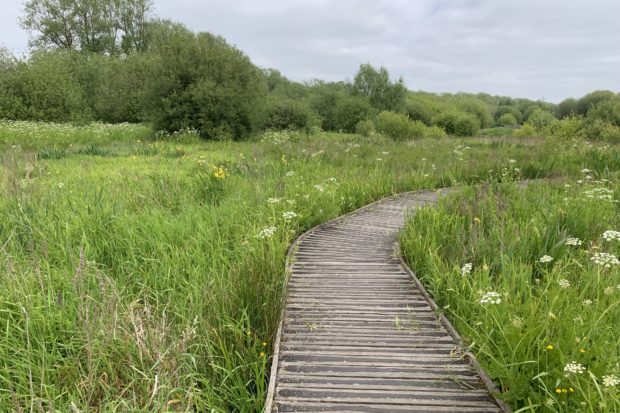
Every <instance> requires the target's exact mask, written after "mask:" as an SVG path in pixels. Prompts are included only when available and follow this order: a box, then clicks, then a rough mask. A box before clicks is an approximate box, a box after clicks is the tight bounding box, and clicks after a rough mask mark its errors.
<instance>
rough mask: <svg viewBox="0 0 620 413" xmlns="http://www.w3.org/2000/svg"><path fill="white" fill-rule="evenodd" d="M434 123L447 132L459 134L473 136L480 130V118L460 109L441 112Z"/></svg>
mask: <svg viewBox="0 0 620 413" xmlns="http://www.w3.org/2000/svg"><path fill="white" fill-rule="evenodd" d="M434 123H435V124H436V125H438V126H440V127H442V128H443V129H444V130H445V131H446V132H447V133H449V134H452V135H457V136H472V135H475V134H476V133H477V132H478V130H480V123H479V121H478V118H476V117H475V116H474V115H471V114H468V113H463V112H458V111H448V112H444V113H441V114H440V115H439V116H437V117H436V118H435V121H434Z"/></svg>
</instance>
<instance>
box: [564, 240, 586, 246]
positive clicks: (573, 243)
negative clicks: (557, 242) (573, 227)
mask: <svg viewBox="0 0 620 413" xmlns="http://www.w3.org/2000/svg"><path fill="white" fill-rule="evenodd" d="M581 244H583V241H581V240H580V239H579V238H569V239H567V240H566V245H572V246H574V247H577V246H579V245H581Z"/></svg>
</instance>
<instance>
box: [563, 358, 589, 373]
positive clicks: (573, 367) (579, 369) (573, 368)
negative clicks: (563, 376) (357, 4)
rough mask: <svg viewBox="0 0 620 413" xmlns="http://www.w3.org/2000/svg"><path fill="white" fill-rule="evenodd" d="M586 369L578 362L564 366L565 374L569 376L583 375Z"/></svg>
mask: <svg viewBox="0 0 620 413" xmlns="http://www.w3.org/2000/svg"><path fill="white" fill-rule="evenodd" d="M584 371H586V368H585V367H584V366H583V365H582V364H580V363H577V362H576V361H572V362H570V363H568V364H567V365H566V366H564V372H565V373H567V374H583V372H584Z"/></svg>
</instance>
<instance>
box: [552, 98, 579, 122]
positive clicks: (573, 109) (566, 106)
mask: <svg viewBox="0 0 620 413" xmlns="http://www.w3.org/2000/svg"><path fill="white" fill-rule="evenodd" d="M575 114H577V99H573V98H568V99H564V100H563V101H561V102H560V103H559V104H558V107H557V111H556V115H557V117H558V118H559V119H563V118H565V117H568V116H571V115H575Z"/></svg>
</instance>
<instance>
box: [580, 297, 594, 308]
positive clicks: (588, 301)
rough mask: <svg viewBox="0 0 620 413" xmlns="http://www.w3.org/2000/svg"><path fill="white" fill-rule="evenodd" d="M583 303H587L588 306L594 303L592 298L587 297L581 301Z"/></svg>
mask: <svg viewBox="0 0 620 413" xmlns="http://www.w3.org/2000/svg"><path fill="white" fill-rule="evenodd" d="M581 304H583V305H585V306H586V307H587V306H589V305H592V300H589V299H587V298H586V299H585V300H583V301H582V302H581Z"/></svg>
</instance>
